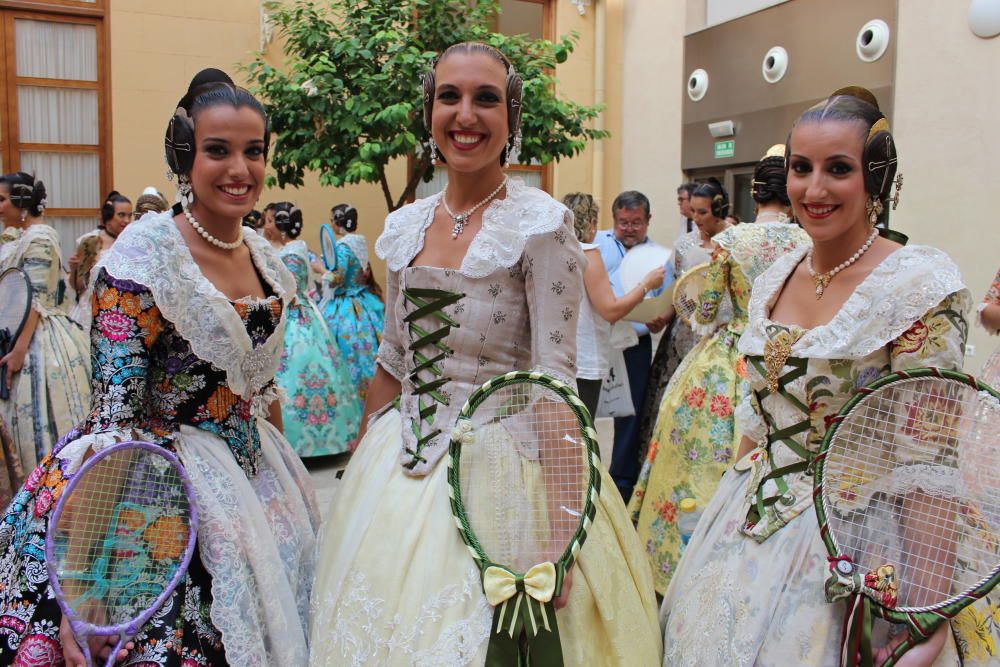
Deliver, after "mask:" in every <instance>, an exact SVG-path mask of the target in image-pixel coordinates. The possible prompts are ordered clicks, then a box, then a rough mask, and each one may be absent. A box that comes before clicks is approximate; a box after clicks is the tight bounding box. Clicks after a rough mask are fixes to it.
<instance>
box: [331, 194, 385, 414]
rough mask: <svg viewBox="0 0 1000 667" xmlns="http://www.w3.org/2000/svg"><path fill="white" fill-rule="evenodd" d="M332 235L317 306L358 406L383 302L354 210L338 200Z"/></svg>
mask: <svg viewBox="0 0 1000 667" xmlns="http://www.w3.org/2000/svg"><path fill="white" fill-rule="evenodd" d="M330 221H331V222H332V223H333V231H334V234H335V236H336V239H337V245H336V248H335V252H334V262H335V264H334V266H333V268H332V269H330V270H329V271H327V272H326V273H324V274H323V278H322V280H321V283H320V284H321V294H322V299H321V300H320V303H319V309H320V311H321V312H322V313H323V317H324V318H325V319H326V323H327V326H329V327H330V332H331V333H332V334H333V338H334V340H336V341H337V347H338V349H339V351H340V360H341V363H342V364H343V365H344V366H346V367H347V368H348V369H349V370H350V373H351V380H352V381H353V382H354V386H355V388H356V389H357V401H358V405H359V406H363V405H364V402H365V398H367V396H368V383H369V382H371V379H372V377H374V375H375V355H376V353H377V352H378V346H379V344H380V343H381V342H382V328H383V327H384V326H385V305H384V304H383V303H382V299H381V294H380V293H379V292H377V291H375V290H373V289H372V288H371V286H372V285H374V286H375V288H376V289H377V288H378V284H377V283H375V282H374V278H373V277H372V269H371V264H369V262H368V242H367V241H366V240H365V237H364V236H362V235H361V234H358V233H357V229H358V211H357V209H356V208H354V207H353V206H351V205H350V204H337V205H336V206H334V207H333V209H332V210H331V211H330Z"/></svg>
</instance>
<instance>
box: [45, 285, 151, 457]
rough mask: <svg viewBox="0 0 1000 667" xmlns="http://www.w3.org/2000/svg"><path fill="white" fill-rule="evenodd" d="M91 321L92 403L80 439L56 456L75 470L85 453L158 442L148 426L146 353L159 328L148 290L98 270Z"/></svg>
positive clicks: (149, 371)
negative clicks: (134, 441) (130, 442)
mask: <svg viewBox="0 0 1000 667" xmlns="http://www.w3.org/2000/svg"><path fill="white" fill-rule="evenodd" d="M92 304H93V311H94V320H93V326H92V327H91V330H90V331H91V333H90V350H91V353H90V357H91V365H92V368H93V370H92V374H91V381H90V385H91V391H92V396H91V403H90V414H89V415H88V416H87V419H86V422H85V423H84V425H83V429H82V435H81V437H79V438H77V439H75V440H73V441H72V442H70V443H69V444H67V445H66V446H65V447H64V448H63V449H62V450H61V451H60V454H59V456H60V458H62V459H66V460H70V461H72V462H74V463H76V464H77V465H78V464H79V463H80V462H82V457H83V455H84V454H85V453H86V451H87V450H88V449H91V448H92V449H93V450H94V451H100V450H101V449H103V448H105V447H108V446H110V445H113V444H115V442H118V441H122V440H132V439H143V440H151V441H154V442H155V441H163V440H164V439H163V438H162V437H160V436H159V435H156V434H154V431H155V430H156V429H155V428H154V426H153V424H151V423H150V419H149V413H148V404H149V401H148V394H149V392H148V383H149V382H150V376H151V374H153V373H155V370H154V369H151V368H150V364H149V359H150V355H149V351H150V349H151V348H152V347H153V345H155V344H156V341H157V340H158V338H159V336H160V333H161V332H162V331H163V328H164V320H163V318H162V316H161V315H160V309H159V308H158V307H157V306H156V303H155V301H154V300H153V295H152V294H151V293H150V292H149V290H148V289H146V288H145V287H143V286H142V285H139V284H138V283H134V282H130V281H128V280H118V279H115V278H112V277H111V276H110V275H108V273H107V271H106V270H104V269H101V271H100V273H99V274H98V276H97V279H96V281H95V283H94V294H93V301H92Z"/></svg>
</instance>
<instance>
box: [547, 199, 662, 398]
mask: <svg viewBox="0 0 1000 667" xmlns="http://www.w3.org/2000/svg"><path fill="white" fill-rule="evenodd" d="M563 204H564V205H565V206H566V208H568V209H569V210H570V211H572V212H573V231H574V232H576V238H577V240H579V241H580V247H581V248H583V256H584V257H586V258H587V268H586V269H584V271H583V286H584V289H585V294H584V297H583V299H581V300H580V318H579V320H578V321H577V326H576V386H577V391H578V393H579V394H580V398H581V399H582V400H583V404H584V405H586V406H587V409H588V410H589V411H590V414H591V415H595V414H596V413H597V404H598V401H599V400H600V397H601V384H602V383H603V381H604V377H605V376H606V375H607V374H608V368H609V365H610V362H609V360H608V351H609V347H610V345H611V325H612V324H614V323H615V322H617V321H618V320H620V319H621V318H623V317H624V316H625V315H628V313H629V312H630V311H631V310H632V309H633V308H635V307H636V306H637V305H639V304H640V303H641V302H642V300H643V299H644V298H645V296H646V293H647V292H649V291H650V290H654V289H656V288H657V287H659V286H660V285H662V284H663V276H664V273H666V269H664V267H662V266H661V267H658V268H656V269H653V270H652V271H650V272H649V273H647V274H646V275H645V276H644V277H643V279H642V281H640V283H639V284H638V285H636V286H635V287H634V288H632V290H631V291H629V292H626V293H625V294H623V295H622V296H621V297H616V296H615V293H614V290H613V289H612V287H611V278H609V277H608V271H607V269H606V268H604V260H603V259H601V251H600V248H598V247H597V245H596V244H595V243H594V236H595V235H596V234H597V216H598V214H599V208H598V206H597V202H595V201H594V198H593V197H592V196H591V195H588V194H584V193H582V192H572V193H570V194H568V195H566V196H565V197H563Z"/></svg>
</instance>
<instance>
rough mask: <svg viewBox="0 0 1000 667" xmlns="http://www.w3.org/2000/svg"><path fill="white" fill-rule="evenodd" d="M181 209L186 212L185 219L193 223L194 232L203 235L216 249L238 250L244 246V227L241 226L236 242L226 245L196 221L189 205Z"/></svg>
mask: <svg viewBox="0 0 1000 667" xmlns="http://www.w3.org/2000/svg"><path fill="white" fill-rule="evenodd" d="M181 208H182V210H183V211H184V217H185V218H187V221H188V222H190V223H191V226H192V227H194V231H196V232H198V234H200V235H201V238H203V239H205V240H206V241H208V242H209V243H211V244H212V245H214V246H215V247H216V248H222V249H223V250H236V249H237V248H239V247H240V246H241V245H243V225H240V229H239V232H238V233H237V236H236V240H235V241H233V242H232V243H226V242H225V241H220V240H219V239H217V238H215V237H214V236H212V235H211V234H209V233H208V230H207V229H205V228H204V227H202V226H201V225H200V224H199V223H198V221H197V220H195V218H194V216H193V215H192V214H191V210H190V209H189V208H188V207H187V204H184V206H182V207H181Z"/></svg>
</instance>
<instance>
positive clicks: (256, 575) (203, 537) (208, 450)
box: [0, 419, 318, 667]
mask: <svg viewBox="0 0 1000 667" xmlns="http://www.w3.org/2000/svg"><path fill="white" fill-rule="evenodd" d="M258 428H259V429H260V436H261V438H260V439H261V459H260V465H259V470H258V472H257V474H256V475H255V476H254V477H252V478H248V477H247V475H246V473H244V471H243V469H242V468H240V466H239V465H238V464H237V463H236V460H235V458H234V457H233V455H232V454H231V453H230V450H229V448H228V447H227V446H226V444H225V442H224V441H223V440H221V439H220V438H218V437H217V436H215V435H213V434H210V433H208V432H206V431H202V430H199V429H196V428H193V427H189V426H181V427H180V431H179V432H178V433H177V434H176V435H175V437H174V440H173V442H174V446H175V451H176V453H177V456H178V458H179V459H180V460H181V462H182V463H183V465H184V468H185V470H186V471H187V473H188V476H189V477H190V479H191V483H192V485H193V487H194V491H195V502H196V504H197V507H198V512H199V518H200V521H199V526H198V536H197V546H196V549H195V553H194V557H193V558H192V560H191V565H190V567H189V569H188V572H187V574H186V575H185V577H184V578H183V579H182V581H181V583H180V584H179V585H178V586H177V588H176V589H175V591H174V593H173V595H172V596H171V597H170V598H168V599H167V601H166V602H165V603H164V605H163V606H162V607H161V608H160V609H159V610H158V612H157V613H156V614H155V615H154V616H153V617H152V618H151V619H150V620H149V622H147V623H146V624H145V625H144V626H143V627H142V628H141V629H140V631H139V633H138V634H137V635H136V637H135V639H134V642H135V648H134V649H133V650H132V651H131V652H130V653H129V655H128V657H127V658H126V659H125V660H124V661H123V662H122V663H119V664H122V665H142V666H143V667H153V666H167V665H169V666H171V667H209V666H211V667H220V666H224V665H233V667H235V666H236V665H239V666H241V667H242V666H244V665H245V666H247V667H268V666H270V665H288V666H290V667H302V666H304V665H305V664H306V663H307V660H308V648H307V645H306V639H307V631H308V604H309V596H310V592H311V586H312V580H313V572H314V564H315V547H316V537H315V536H316V530H317V526H318V512H317V510H316V502H315V498H314V497H313V492H312V487H311V482H310V480H309V476H308V473H307V472H306V470H305V468H304V467H303V466H302V463H301V461H299V459H298V457H297V456H296V455H295V453H294V452H293V451H292V450H291V448H290V447H289V446H288V443H287V441H285V439H284V438H283V437H282V436H281V434H280V433H279V432H278V431H277V430H276V429H275V428H274V427H272V426H271V425H270V424H269V423H267V422H265V421H264V420H262V419H260V420H258ZM116 434H117V437H119V438H121V439H128V434H126V433H123V432H114V433H105V434H97V435H86V436H83V437H81V438H79V439H78V440H75V441H72V442H70V443H69V444H67V445H66V447H65V448H63V449H62V450H60V452H59V454H58V455H56V456H51V455H50V456H48V457H46V458H45V459H44V460H43V461H42V463H41V464H39V466H38V467H37V468H35V470H34V471H33V472H32V473H31V474H30V475H29V476H28V479H27V480H26V481H25V483H24V485H23V486H22V487H21V489H20V490H19V491H18V493H17V494H16V495H15V497H14V499H13V501H12V502H11V505H10V506H9V507H8V508H7V511H6V513H5V516H4V518H3V522H2V523H0V664H4V665H8V664H14V665H21V666H25V667H26V666H29V665H30V666H31V667H56V666H57V665H62V664H63V660H62V647H61V645H60V643H59V624H60V621H61V618H62V614H61V611H60V609H59V606H58V604H57V603H56V600H55V599H54V598H53V597H52V592H51V589H50V586H49V581H48V574H47V568H46V564H45V552H44V548H45V533H46V530H47V527H48V521H49V516H50V514H51V511H52V509H53V507H54V506H55V504H56V503H57V501H58V499H59V497H60V495H61V494H62V492H63V490H64V488H65V487H66V485H67V483H68V482H69V480H70V479H71V478H72V475H73V474H74V471H75V470H77V469H78V467H79V465H80V463H82V461H83V458H84V456H85V455H86V452H87V450H88V448H90V447H93V448H94V449H101V448H102V447H105V446H108V445H110V444H112V442H113V440H114V438H115V436H116Z"/></svg>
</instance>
